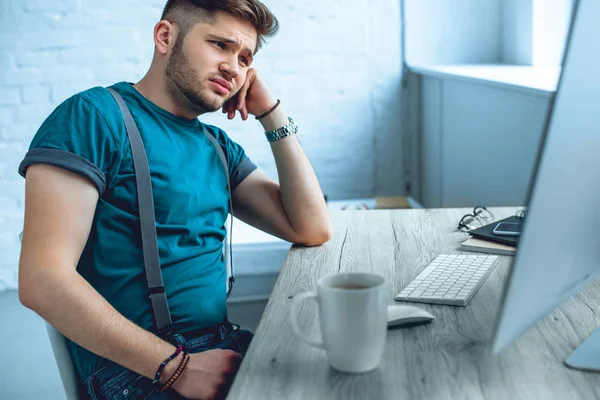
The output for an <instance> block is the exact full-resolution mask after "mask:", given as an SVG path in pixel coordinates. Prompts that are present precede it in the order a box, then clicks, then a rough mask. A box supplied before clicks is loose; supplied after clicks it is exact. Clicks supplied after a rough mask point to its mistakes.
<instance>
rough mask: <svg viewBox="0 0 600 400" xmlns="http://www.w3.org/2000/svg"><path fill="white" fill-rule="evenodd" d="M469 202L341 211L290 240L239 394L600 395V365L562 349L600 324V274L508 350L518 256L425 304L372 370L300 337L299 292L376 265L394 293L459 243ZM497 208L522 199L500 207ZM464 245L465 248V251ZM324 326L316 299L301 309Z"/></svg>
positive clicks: (306, 321) (391, 338)
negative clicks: (503, 317)
mask: <svg viewBox="0 0 600 400" xmlns="http://www.w3.org/2000/svg"><path fill="white" fill-rule="evenodd" d="M470 211H471V210H470V209H433V210H398V211H341V212H337V213H334V214H333V220H334V227H335V235H334V237H333V239H332V240H330V241H329V242H328V243H327V244H325V245H323V246H321V247H318V248H295V247H294V248H292V249H291V251H290V254H289V256H288V258H287V260H286V262H285V264H284V266H283V269H282V271H281V274H280V276H279V279H278V281H277V284H276V286H275V288H274V290H273V293H272V295H271V298H270V300H269V303H268V305H267V308H266V310H265V313H264V315H263V317H262V320H261V322H260V325H259V326H258V328H257V331H256V336H255V338H254V341H253V342H252V344H251V345H250V349H249V352H248V354H247V355H246V357H245V359H244V361H243V363H242V365H241V368H240V371H239V373H238V376H237V377H236V380H235V382H234V385H233V387H232V389H231V392H230V395H229V397H228V398H229V399H261V400H266V399H277V400H280V399H302V400H306V399H311V400H312V399H377V400H379V399H394V400H396V399H408V400H410V399H510V400H515V399H527V400H531V399H568V400H572V399H586V400H589V399H600V374H594V373H587V372H581V371H575V370H571V369H569V368H567V367H566V366H565V365H564V364H563V360H564V359H565V358H566V357H567V356H568V355H569V354H570V353H571V351H572V349H574V348H575V347H576V346H578V345H579V344H580V343H581V342H582V341H583V340H584V339H585V338H586V337H587V336H588V335H589V334H591V333H592V331H593V330H594V328H596V327H598V326H600V312H599V310H600V281H595V282H594V283H593V284H591V285H589V286H588V287H587V288H586V289H585V290H584V291H583V292H582V293H581V294H579V295H577V296H575V297H573V298H572V299H571V300H569V301H568V302H567V303H566V304H564V305H563V306H562V307H561V308H560V309H558V310H556V311H555V312H554V313H552V314H551V315H550V316H549V317H548V318H546V319H544V320H543V321H542V322H540V323H538V324H537V325H535V326H534V327H533V328H532V329H530V330H529V331H528V332H527V333H526V334H525V335H524V336H522V337H521V338H520V339H519V340H518V341H517V342H516V343H515V344H513V345H512V346H511V347H510V348H508V349H507V350H506V351H504V352H503V353H502V354H501V355H499V356H493V355H492V354H490V351H489V344H490V343H491V340H492V333H493V329H494V325H495V319H496V314H497V311H498V308H499V305H500V299H501V292H502V285H503V283H504V280H505V279H506V276H507V271H508V267H509V263H510V261H511V260H512V258H510V257H502V259H501V261H500V264H499V265H498V266H497V267H496V269H495V270H494V271H493V272H492V274H491V275H490V277H489V278H488V279H487V281H486V282H485V283H484V284H483V286H482V287H481V288H480V289H479V291H478V292H477V294H476V295H475V297H474V298H473V299H472V300H471V303H470V304H469V305H468V306H467V307H451V306H440V305H427V304H423V305H421V306H422V307H423V308H425V309H426V310H428V311H429V312H431V313H433V314H434V315H436V316H437V319H436V320H435V321H433V322H432V323H431V324H428V325H423V326H418V327H413V328H408V329H396V330H392V331H389V332H388V339H387V344H386V350H385V354H384V357H383V360H382V364H381V366H380V367H379V368H378V369H377V370H375V371H373V372H370V373H367V374H363V375H349V374H343V373H338V372H336V371H334V370H332V369H331V368H330V367H329V366H328V364H327V360H326V358H325V357H326V356H325V352H324V351H322V350H319V349H316V348H313V347H309V346H308V345H305V344H304V343H301V342H300V341H298V340H297V339H296V337H295V336H294V333H293V331H292V327H291V326H290V323H289V319H288V318H289V317H288V314H289V309H290V299H291V298H292V297H293V296H294V295H296V294H298V293H300V292H303V291H314V290H315V288H316V281H317V279H318V278H320V277H321V276H323V275H328V274H331V273H335V272H338V271H372V272H376V273H379V274H381V275H384V276H385V277H386V278H387V280H388V287H389V303H390V304H393V303H394V300H393V299H394V296H395V295H396V294H397V293H398V292H399V291H400V289H401V288H403V287H404V286H406V285H407V284H408V283H409V282H410V281H411V280H412V279H413V278H414V277H415V276H416V275H417V274H418V273H419V272H420V271H421V270H422V269H423V268H424V267H425V265H427V263H428V262H430V261H431V260H432V259H433V258H435V257H436V256H437V255H438V254H440V253H449V252H451V253H458V251H457V248H458V244H459V243H460V242H461V241H462V240H464V239H465V238H466V235H465V234H464V233H461V232H457V231H455V227H456V223H457V222H458V220H459V219H460V217H461V216H462V215H463V214H465V213H467V212H470ZM493 211H494V213H495V214H496V217H497V218H503V217H505V216H508V215H511V214H512V213H514V211H515V209H514V208H496V209H493ZM465 254H466V253H465ZM299 321H300V326H301V328H304V329H305V330H307V331H308V332H311V331H312V332H313V333H314V334H316V332H317V324H318V321H317V313H316V304H314V302H308V303H305V306H304V308H302V309H301V311H300V313H299Z"/></svg>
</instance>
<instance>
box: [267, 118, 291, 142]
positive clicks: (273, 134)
mask: <svg viewBox="0 0 600 400" xmlns="http://www.w3.org/2000/svg"><path fill="white" fill-rule="evenodd" d="M288 119H289V120H290V123H289V124H287V125H284V126H282V127H281V128H277V129H274V130H272V131H269V132H265V136H266V137H267V141H269V142H270V143H272V142H276V141H278V140H281V139H283V138H284V137H286V136H290V135H295V134H296V133H298V125H296V121H294V120H293V119H292V118H289V117H288Z"/></svg>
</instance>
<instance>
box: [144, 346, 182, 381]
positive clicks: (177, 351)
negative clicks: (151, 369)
mask: <svg viewBox="0 0 600 400" xmlns="http://www.w3.org/2000/svg"><path fill="white" fill-rule="evenodd" d="M182 350H183V346H182V345H179V346H177V349H176V350H175V353H173V354H171V355H170V356H169V357H167V358H166V359H165V361H163V362H162V363H161V364H160V366H159V367H158V370H157V371H156V374H155V375H154V380H153V381H152V383H153V384H155V385H156V384H157V383H158V382H159V381H160V374H161V373H162V370H163V369H164V368H165V366H166V365H167V364H168V363H169V361H171V360H172V359H174V358H175V357H177V356H178V355H179V353H181V351H182Z"/></svg>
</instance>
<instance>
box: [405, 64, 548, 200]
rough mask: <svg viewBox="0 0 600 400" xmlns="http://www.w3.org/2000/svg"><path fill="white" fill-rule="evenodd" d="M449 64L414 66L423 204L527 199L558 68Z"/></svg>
mask: <svg viewBox="0 0 600 400" xmlns="http://www.w3.org/2000/svg"><path fill="white" fill-rule="evenodd" d="M452 68H453V69H452V70H451V71H450V72H448V71H449V69H450V68H449V67H439V68H428V69H424V68H420V69H418V68H413V69H412V71H413V73H414V72H417V73H419V74H421V85H420V90H421V93H420V96H421V100H422V109H421V116H420V118H421V121H420V122H421V124H420V126H421V129H420V130H421V134H422V136H421V179H422V181H421V188H422V189H421V190H422V202H423V203H424V205H425V207H429V208H433V207H458V206H475V205H479V204H481V205H485V206H509V205H510V206H512V205H514V206H519V205H523V204H525V200H526V196H527V191H528V187H529V181H530V177H531V174H532V172H533V167H534V164H535V161H536V156H537V152H538V147H539V144H540V140H541V137H542V132H543V130H544V129H543V128H544V125H545V121H546V115H547V111H548V107H549V104H550V100H551V97H552V94H553V92H554V90H555V88H556V81H557V78H558V74H559V71H558V70H556V69H555V70H551V71H548V70H546V71H542V72H541V73H539V74H535V73H534V72H535V71H533V70H532V68H526V67H513V68H516V70H517V72H519V73H514V72H515V71H514V70H513V71H509V73H507V72H506V71H505V68H510V67H490V66H487V67H485V66H482V67H479V68H474V67H464V69H463V70H462V73H461V69H460V68H457V67H452ZM482 68H488V69H491V71H492V72H496V75H495V76H494V75H493V74H490V73H489V72H490V71H484V72H486V73H484V72H482V71H481V69H482ZM465 69H466V70H467V71H469V73H466V72H465ZM457 71H458V72H457ZM499 72H502V75H503V76H501V74H500V73H499ZM511 72H512V74H511ZM544 74H545V75H544ZM490 75H491V78H490Z"/></svg>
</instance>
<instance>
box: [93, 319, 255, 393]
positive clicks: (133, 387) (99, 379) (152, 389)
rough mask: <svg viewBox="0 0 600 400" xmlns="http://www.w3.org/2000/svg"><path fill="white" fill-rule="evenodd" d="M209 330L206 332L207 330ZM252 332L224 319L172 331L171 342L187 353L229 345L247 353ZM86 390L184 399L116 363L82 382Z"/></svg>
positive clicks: (231, 348)
mask: <svg viewBox="0 0 600 400" xmlns="http://www.w3.org/2000/svg"><path fill="white" fill-rule="evenodd" d="M207 331H210V332H209V333H206V332H207ZM252 336H253V335H252V333H251V332H249V331H245V330H241V329H239V326H238V325H233V324H231V323H229V322H226V323H224V324H222V325H219V326H216V327H214V328H211V329H208V330H202V333H201V334H199V335H198V334H194V332H190V333H184V334H174V335H173V342H174V343H175V342H177V343H178V344H181V345H183V346H184V349H185V350H186V351H187V352H188V353H190V354H193V353H200V352H202V351H206V350H212V349H229V350H233V351H235V352H238V353H240V354H242V355H244V354H246V351H247V350H248V346H249V345H250V341H251V340H252ZM84 389H85V394H86V395H87V396H89V397H90V398H91V399H92V400H105V399H106V400H108V399H110V400H159V399H160V400H181V399H184V397H182V396H181V395H180V394H179V393H177V392H176V391H175V390H173V389H168V390H166V391H165V392H164V393H159V392H158V389H159V387H158V386H156V385H153V384H152V380H151V379H148V378H146V377H144V376H141V375H139V374H137V373H135V372H133V371H130V370H128V369H126V368H125V367H122V366H121V365H119V364H116V363H110V364H108V365H107V366H105V367H103V368H102V369H100V370H99V371H97V372H96V373H94V374H93V375H92V376H90V377H89V378H88V379H87V380H86V381H85V383H84Z"/></svg>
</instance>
